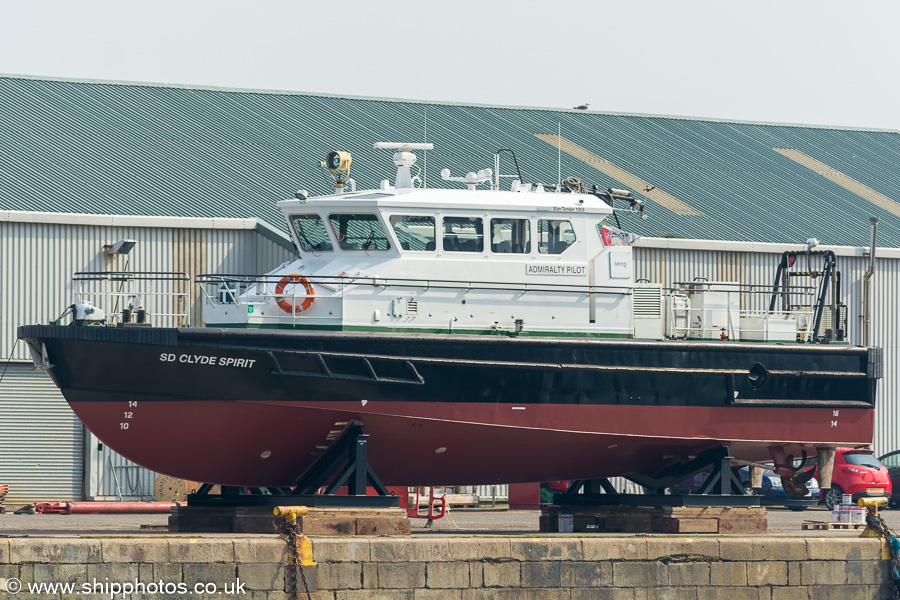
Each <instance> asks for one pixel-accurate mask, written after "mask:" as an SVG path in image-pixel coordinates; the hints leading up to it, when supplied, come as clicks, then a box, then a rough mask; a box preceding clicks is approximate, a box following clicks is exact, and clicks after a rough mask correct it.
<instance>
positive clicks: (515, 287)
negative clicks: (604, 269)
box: [194, 273, 632, 298]
mask: <svg viewBox="0 0 900 600" xmlns="http://www.w3.org/2000/svg"><path fill="white" fill-rule="evenodd" d="M283 277H284V275H247V274H230V273H224V274H212V273H204V274H200V275H197V276H196V277H195V278H194V281H195V283H199V284H201V285H203V284H227V283H242V284H245V285H254V284H269V283H277V282H278V281H280V280H281V279H282V278H283ZM305 277H306V278H307V279H309V280H310V282H312V283H318V284H320V285H339V286H342V287H343V286H347V285H368V286H372V287H420V288H426V289H431V288H435V289H458V288H465V289H466V290H482V289H483V290H497V291H513V292H539V291H548V292H570V293H576V294H622V295H631V293H632V288H631V287H630V286H612V285H607V286H597V285H571V284H559V283H525V284H513V283H504V282H497V281H457V280H450V279H411V278H394V277H363V276H356V275H343V276H327V275H305ZM263 295H265V294H263ZM297 297H298V298H301V297H303V295H302V294H298V295H297ZM317 298H318V296H317Z"/></svg>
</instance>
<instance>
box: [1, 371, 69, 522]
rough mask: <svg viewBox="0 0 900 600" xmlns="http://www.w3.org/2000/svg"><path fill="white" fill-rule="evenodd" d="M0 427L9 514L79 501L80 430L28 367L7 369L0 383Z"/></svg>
mask: <svg viewBox="0 0 900 600" xmlns="http://www.w3.org/2000/svg"><path fill="white" fill-rule="evenodd" d="M3 366H5V365H0V373H2V372H3ZM0 423H2V424H3V425H2V426H0V484H4V483H5V484H8V485H9V495H7V497H6V501H5V502H4V506H5V507H6V508H7V509H8V510H12V509H16V508H19V507H21V506H22V505H24V504H29V503H31V502H35V501H39V500H59V501H65V500H80V499H81V494H82V480H83V469H84V461H83V445H84V435H83V431H84V428H83V426H82V425H81V421H79V420H78V417H76V416H75V413H73V412H72V410H71V409H70V408H69V405H68V404H66V401H65V400H64V399H63V397H62V395H61V394H60V393H59V390H58V389H57V387H56V385H54V384H53V382H52V381H51V380H50V378H49V377H47V374H46V373H44V372H43V371H33V370H32V366H31V363H30V362H29V363H27V364H24V363H13V364H11V365H9V368H8V369H7V371H6V375H4V376H3V380H2V381H0Z"/></svg>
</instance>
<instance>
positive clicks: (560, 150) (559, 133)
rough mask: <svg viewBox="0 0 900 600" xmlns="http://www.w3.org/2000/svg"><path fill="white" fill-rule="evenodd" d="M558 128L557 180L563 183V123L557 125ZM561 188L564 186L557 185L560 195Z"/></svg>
mask: <svg viewBox="0 0 900 600" xmlns="http://www.w3.org/2000/svg"><path fill="white" fill-rule="evenodd" d="M556 126H557V130H556V151H557V153H558V155H557V157H556V161H557V162H556V164H557V166H558V173H557V176H556V180H557V181H562V123H557V124H556ZM560 187H562V186H560V185H559V184H557V185H556V191H557V193H559V191H560V189H559V188H560Z"/></svg>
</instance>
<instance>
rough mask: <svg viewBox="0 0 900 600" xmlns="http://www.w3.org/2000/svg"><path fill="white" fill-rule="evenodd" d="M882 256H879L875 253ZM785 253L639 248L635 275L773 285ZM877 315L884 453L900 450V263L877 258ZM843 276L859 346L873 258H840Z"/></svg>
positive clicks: (879, 431) (878, 436) (879, 440)
mask: <svg viewBox="0 0 900 600" xmlns="http://www.w3.org/2000/svg"><path fill="white" fill-rule="evenodd" d="M876 256H877V253H876ZM780 259H781V253H780V252H777V253H774V252H761V251H755V252H740V251H735V252H732V251H722V250H683V249H670V248H652V247H641V246H637V247H635V276H636V277H638V278H641V277H643V278H647V279H649V280H650V281H651V282H654V283H662V284H663V286H665V287H670V286H672V285H673V284H674V283H675V282H679V281H692V280H693V279H694V278H695V277H706V278H708V279H710V280H717V279H718V280H720V281H721V280H723V279H727V280H730V281H738V282H740V283H744V284H748V285H771V284H772V282H773V280H774V278H775V273H776V271H777V268H778V262H779V260H780ZM876 262H877V264H876V275H875V278H874V281H875V290H874V298H875V303H874V306H873V311H872V322H873V329H872V345H874V346H880V347H881V348H883V349H884V361H885V362H884V379H882V380H881V381H880V383H879V389H878V400H877V402H878V404H877V410H876V419H877V422H876V426H875V440H874V449H875V452H876V454H878V455H881V454H884V453H887V452H890V451H893V450H897V449H900V427H898V422H897V418H898V406H897V404H898V398H900V396H898V388H900V378H898V373H900V303H898V302H897V300H896V294H897V293H898V290H900V260H898V259H894V258H878V259H877V261H876ZM837 266H838V270H839V271H840V272H841V276H842V288H841V299H842V301H843V302H844V303H846V304H847V306H848V328H849V329H850V336H851V341H852V342H853V343H856V344H858V343H859V342H860V331H861V325H860V316H861V312H862V307H861V298H862V296H861V289H862V288H861V286H862V277H863V273H864V272H865V270H866V268H867V267H868V258H865V257H862V256H838V258H837ZM763 304H765V298H764V297H763V296H755V297H754V302H752V303H751V305H749V306H747V307H746V308H751V309H752V308H762V305H763Z"/></svg>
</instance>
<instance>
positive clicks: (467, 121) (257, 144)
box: [0, 76, 900, 247]
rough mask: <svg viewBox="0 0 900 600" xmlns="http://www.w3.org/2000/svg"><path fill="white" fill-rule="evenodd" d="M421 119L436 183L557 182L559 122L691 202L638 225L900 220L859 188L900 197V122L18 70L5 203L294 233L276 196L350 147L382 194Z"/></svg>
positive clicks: (678, 228)
mask: <svg viewBox="0 0 900 600" xmlns="http://www.w3.org/2000/svg"><path fill="white" fill-rule="evenodd" d="M426 113H427V140H428V141H430V142H434V144H435V149H434V150H433V151H430V152H428V157H427V158H428V160H427V178H428V180H429V182H433V183H432V185H442V183H443V182H441V181H440V170H441V169H443V168H445V167H446V168H449V169H450V170H451V171H452V172H453V174H454V175H459V174H464V173H466V172H467V171H477V170H479V169H482V168H485V167H492V166H493V161H492V155H493V153H494V152H495V151H496V149H497V148H512V149H514V150H515V152H516V154H517V156H518V158H519V164H520V166H521V168H522V172H523V175H524V178H525V179H526V180H527V181H541V182H544V183H553V182H554V181H555V180H556V175H557V148H556V147H555V145H553V144H552V143H551V141H552V139H551V138H552V137H553V136H555V135H556V134H557V131H558V127H561V129H562V137H563V138H564V140H565V142H566V145H567V147H569V148H577V149H578V151H577V152H575V153H574V155H573V154H571V153H567V152H566V151H565V148H564V150H563V153H562V173H563V176H564V177H566V176H576V177H579V178H581V179H582V180H583V181H585V182H586V183H588V184H597V185H598V187H601V188H607V187H618V188H623V187H628V185H627V183H626V182H623V181H620V180H617V179H616V178H615V177H616V174H627V177H625V178H626V179H627V180H628V181H630V182H631V183H633V184H634V183H635V182H645V183H646V184H648V186H653V187H655V188H656V190H658V191H659V194H657V199H660V202H663V200H662V199H663V198H666V199H675V200H677V202H678V203H680V204H674V203H672V202H671V200H667V202H668V203H669V205H670V206H683V205H686V206H687V207H689V208H690V209H692V210H687V209H684V210H679V211H677V212H676V211H674V210H670V209H668V208H666V206H665V204H662V203H657V202H655V201H654V199H653V196H654V192H653V191H651V192H647V193H646V195H645V194H644V192H643V190H642V189H632V192H634V193H635V194H636V195H639V196H643V197H644V198H645V200H646V203H647V207H648V213H649V215H650V218H649V219H647V220H644V221H642V220H640V219H637V218H635V217H634V216H633V215H622V216H621V220H622V225H623V227H624V228H626V229H629V230H631V231H635V232H637V233H640V234H642V235H645V236H676V237H683V238H700V239H728V240H737V241H766V242H793V243H796V242H798V241H801V242H802V241H803V240H805V239H806V238H808V237H817V238H819V240H820V241H821V242H823V243H828V244H838V245H867V243H868V237H869V219H868V217H869V216H870V215H874V216H878V217H881V219H882V221H881V224H880V226H879V233H878V237H879V243H880V244H881V245H885V246H894V247H897V246H900V217H898V216H897V215H895V214H893V213H892V212H890V211H888V210H886V209H885V208H883V206H879V204H878V203H875V202H873V201H872V200H871V199H867V198H866V197H865V196H866V195H868V196H869V197H876V198H886V199H888V200H893V201H895V202H900V177H898V174H900V134H898V132H896V131H889V130H868V129H853V128H832V127H820V126H800V125H777V124H770V123H746V122H729V121H722V120H717V119H698V118H684V117H668V116H665V117H664V116H648V115H626V114H612V113H602V112H596V111H572V110H554V109H544V108H527V107H501V106H483V105H464V104H456V103H433V102H418V101H404V100H396V99H379V98H359V97H342V96H334V95H325V94H309V93H296V92H271V91H252V90H225V89H221V88H193V87H188V86H175V85H157V84H141V83H121V82H93V81H73V80H63V79H49V78H38V77H25V76H0V210H32V211H52V212H81V213H84V212H89V213H104V214H109V213H112V214H126V215H128V214H133V215H161V216H190V217H237V218H244V217H254V218H257V219H260V220H262V221H265V222H268V223H271V224H273V225H275V226H276V227H278V228H280V229H286V226H285V225H284V224H283V222H282V218H281V216H280V213H279V212H278V211H277V209H276V208H275V202H276V201H277V200H281V199H284V198H287V197H290V196H291V194H292V193H293V192H294V191H295V190H296V189H298V188H304V189H307V190H310V191H311V192H313V193H315V194H322V193H327V192H329V191H330V189H331V186H330V185H329V183H330V182H329V181H327V180H326V179H325V178H324V177H323V176H322V174H321V173H320V172H319V169H318V167H317V166H316V164H317V163H318V161H320V160H323V159H324V155H325V153H326V152H327V151H329V150H334V149H341V150H348V151H350V152H351V153H352V154H353V157H354V166H353V169H352V171H351V176H352V177H353V178H354V179H355V180H356V181H357V186H358V188H360V189H362V188H369V187H377V185H378V182H379V181H380V180H381V179H384V178H389V179H391V180H393V171H394V170H393V167H392V165H391V161H390V156H391V155H390V152H389V151H376V150H374V149H373V148H372V142H375V141H406V142H419V141H423V140H424V139H425V127H426ZM538 136H541V137H538ZM542 138H543V139H542ZM545 140H546V141H545ZM775 149H778V150H775ZM785 149H787V150H793V151H795V152H794V154H795V155H801V154H802V155H804V156H807V157H809V158H810V159H812V161H815V163H814V164H821V165H827V167H828V169H830V170H833V172H834V173H836V174H837V175H836V176H832V177H831V178H829V177H826V176H823V174H822V173H821V172H818V171H820V170H821V169H818V171H817V169H812V168H809V167H807V166H804V164H801V163H799V162H797V161H795V160H792V159H791V158H790V157H789V156H787V155H786V153H785V152H784V150H785ZM419 154H420V156H419V163H418V165H419V166H420V167H424V162H425V161H424V158H425V157H424V156H423V155H422V153H419ZM585 156H587V157H595V158H597V157H599V158H600V159H601V160H603V161H604V168H603V169H599V168H596V165H595V166H592V165H591V161H592V160H595V159H594V158H591V159H588V162H584V161H583V160H581V159H582V158H584V157H585ZM811 164H813V163H811ZM502 171H503V173H510V172H512V171H513V168H512V165H511V164H510V163H504V165H503V169H502ZM835 180H847V181H852V182H854V184H856V183H858V184H859V185H857V186H855V187H854V186H849V187H850V188H851V189H848V187H847V186H842V185H840V184H839V183H838V182H836V181H835ZM638 187H640V186H638ZM854 189H858V190H870V191H871V192H866V193H865V194H864V195H859V194H858V193H856V192H854ZM882 204H886V203H884V202H883V201H882Z"/></svg>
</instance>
